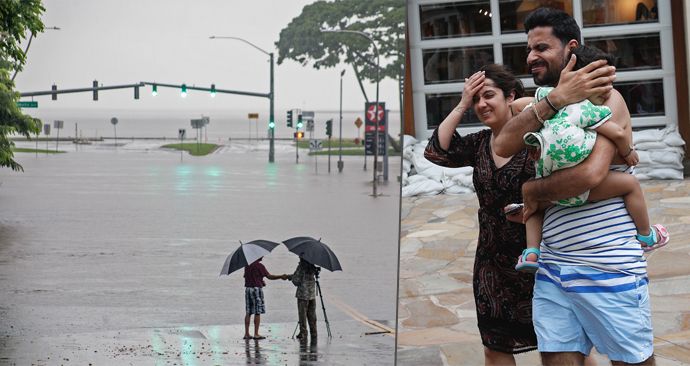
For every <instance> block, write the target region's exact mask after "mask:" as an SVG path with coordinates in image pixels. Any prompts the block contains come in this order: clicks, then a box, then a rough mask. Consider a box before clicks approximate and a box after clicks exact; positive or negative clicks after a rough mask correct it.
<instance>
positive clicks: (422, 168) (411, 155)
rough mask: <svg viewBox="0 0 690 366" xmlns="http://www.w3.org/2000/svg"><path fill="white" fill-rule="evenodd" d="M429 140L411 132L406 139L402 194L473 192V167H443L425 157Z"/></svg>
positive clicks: (404, 141) (404, 139) (408, 195)
mask: <svg viewBox="0 0 690 366" xmlns="http://www.w3.org/2000/svg"><path fill="white" fill-rule="evenodd" d="M427 143H428V141H422V142H419V141H418V140H417V139H415V138H414V137H412V136H409V135H405V137H404V138H403V176H402V184H403V188H402V196H403V197H410V196H430V195H436V194H439V193H447V194H462V193H471V192H474V186H473V184H472V168H471V167H463V168H444V167H441V166H438V165H435V164H433V163H432V162H430V161H429V160H427V159H426V158H425V157H424V149H425V148H426V145H427Z"/></svg>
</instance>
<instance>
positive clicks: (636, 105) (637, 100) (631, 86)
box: [613, 80, 665, 117]
mask: <svg viewBox="0 0 690 366" xmlns="http://www.w3.org/2000/svg"><path fill="white" fill-rule="evenodd" d="M613 86H614V88H616V90H618V91H619V92H620V93H621V94H622V95H623V99H625V104H627V105H628V111H629V112H630V116H631V117H649V116H663V115H664V114H665V110H664V83H663V82H662V81H661V80H649V81H629V82H621V83H614V84H613Z"/></svg>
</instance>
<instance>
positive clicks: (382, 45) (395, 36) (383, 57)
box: [276, 0, 405, 101]
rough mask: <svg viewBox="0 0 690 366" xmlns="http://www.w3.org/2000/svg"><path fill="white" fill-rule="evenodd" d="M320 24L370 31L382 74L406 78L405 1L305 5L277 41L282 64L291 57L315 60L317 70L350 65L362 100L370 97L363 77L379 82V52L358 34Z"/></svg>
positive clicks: (353, 0)
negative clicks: (377, 77)
mask: <svg viewBox="0 0 690 366" xmlns="http://www.w3.org/2000/svg"><path fill="white" fill-rule="evenodd" d="M321 29H332V30H352V31H360V32H365V33H368V34H369V35H370V36H371V37H372V38H373V39H374V41H375V42H376V45H377V47H378V50H379V53H380V62H381V75H380V77H381V79H385V78H387V77H389V78H392V79H394V80H398V82H399V83H400V82H401V81H402V78H403V66H404V55H405V53H404V52H405V1H404V0H367V1H362V0H335V1H332V2H327V1H317V2H315V3H313V4H310V5H307V6H305V7H304V8H303V9H302V13H301V14H300V15H299V16H297V17H296V18H294V19H293V20H292V21H291V22H290V24H288V25H287V27H285V28H284V29H283V30H282V31H281V32H280V39H279V40H278V42H276V47H277V48H278V64H281V63H282V62H283V61H284V60H285V59H291V60H294V61H297V62H299V63H300V64H302V65H307V64H309V63H310V62H312V66H313V67H314V68H315V69H320V68H322V67H323V68H329V67H336V66H337V65H338V64H339V63H340V62H344V63H346V64H348V65H350V66H352V69H353V71H354V73H355V76H356V77H357V82H358V83H359V87H360V89H361V91H362V94H363V95H364V99H365V100H366V101H369V98H368V97H367V93H366V91H365V90H364V86H363V82H364V81H365V80H368V81H371V82H376V55H375V53H374V49H373V47H371V42H369V41H368V40H367V39H366V38H364V37H360V36H358V35H354V34H347V33H322V32H321V31H320V30H321Z"/></svg>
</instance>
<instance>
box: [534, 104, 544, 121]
mask: <svg viewBox="0 0 690 366" xmlns="http://www.w3.org/2000/svg"><path fill="white" fill-rule="evenodd" d="M532 112H534V116H535V117H537V121H539V123H541V124H542V125H543V124H544V120H543V119H541V117H539V113H538V112H537V105H536V104H535V105H533V106H532Z"/></svg>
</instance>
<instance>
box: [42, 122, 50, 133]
mask: <svg viewBox="0 0 690 366" xmlns="http://www.w3.org/2000/svg"><path fill="white" fill-rule="evenodd" d="M43 134H44V135H50V124H49V123H46V124H44V125H43Z"/></svg>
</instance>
